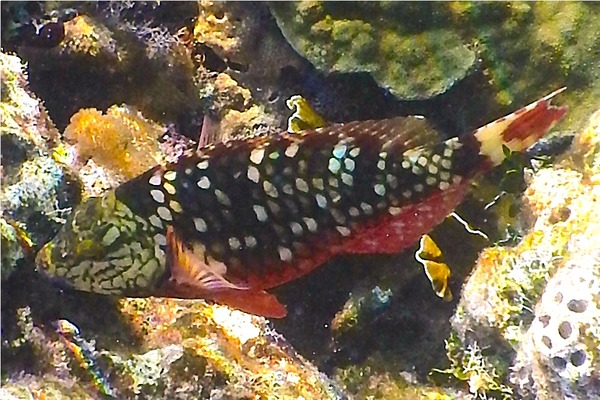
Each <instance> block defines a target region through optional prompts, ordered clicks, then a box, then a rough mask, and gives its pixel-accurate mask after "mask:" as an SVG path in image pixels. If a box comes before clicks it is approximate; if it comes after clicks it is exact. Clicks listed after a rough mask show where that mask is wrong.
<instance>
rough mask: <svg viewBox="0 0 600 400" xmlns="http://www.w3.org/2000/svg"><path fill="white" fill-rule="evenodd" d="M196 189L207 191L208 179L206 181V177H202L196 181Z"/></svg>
mask: <svg viewBox="0 0 600 400" xmlns="http://www.w3.org/2000/svg"><path fill="white" fill-rule="evenodd" d="M198 187H199V188H200V189H208V188H209V187H210V179H208V177H206V176H203V177H202V178H200V180H199V181H198Z"/></svg>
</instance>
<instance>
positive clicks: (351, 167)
mask: <svg viewBox="0 0 600 400" xmlns="http://www.w3.org/2000/svg"><path fill="white" fill-rule="evenodd" d="M354 167H356V163H355V162H354V160H353V159H351V158H346V159H345V160H344V168H346V170H347V171H348V172H352V171H354Z"/></svg>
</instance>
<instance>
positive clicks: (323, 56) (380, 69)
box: [271, 1, 476, 100]
mask: <svg viewBox="0 0 600 400" xmlns="http://www.w3.org/2000/svg"><path fill="white" fill-rule="evenodd" d="M271 8H272V10H273V11H274V14H275V16H276V17H277V21H278V23H279V26H280V27H281V29H282V31H283V33H284V35H285V36H286V38H287V39H288V40H289V41H290V42H291V43H292V45H293V46H294V47H295V48H296V50H298V51H299V52H300V54H302V55H304V56H305V57H306V58H308V59H309V60H310V61H311V62H312V63H313V64H314V65H315V66H316V67H317V68H319V69H321V70H324V71H326V72H368V73H370V74H371V75H372V76H373V78H374V79H375V80H376V81H377V82H378V83H379V85H380V86H382V87H385V88H388V89H389V90H390V91H391V92H392V93H393V94H394V95H396V96H397V97H399V98H401V99H408V100H412V99H424V98H429V97H432V96H435V95H437V94H440V93H443V92H445V91H446V90H447V89H448V88H449V87H451V86H452V85H453V84H454V83H455V82H457V81H459V80H461V79H463V78H464V77H465V76H466V75H467V74H468V73H469V71H470V70H472V68H473V67H474V65H475V63H476V54H475V52H474V51H473V50H471V49H470V48H469V46H467V44H468V43H465V42H464V41H463V39H462V38H461V37H460V36H459V35H458V34H457V33H456V32H455V31H454V30H453V29H451V27H450V28H446V27H442V26H440V25H438V23H439V22H441V21H443V16H441V15H440V14H441V13H440V11H437V12H434V13H432V12H431V11H433V10H431V8H432V7H431V6H429V5H427V6H421V8H423V10H421V11H422V13H421V14H419V6H416V5H413V4H410V5H409V4H401V3H396V4H394V3H389V4H388V3H381V4H379V3H378V4H366V3H365V4H358V3H354V4H352V5H344V7H338V6H336V5H334V4H333V3H327V2H316V1H315V2H298V3H275V4H273V5H272V6H271ZM384 16H386V18H384ZM390 16H391V18H390ZM410 18H419V19H420V21H421V22H422V24H421V25H420V26H412V27H403V26H402V25H403V24H404V25H408V24H410V22H408V21H410Z"/></svg>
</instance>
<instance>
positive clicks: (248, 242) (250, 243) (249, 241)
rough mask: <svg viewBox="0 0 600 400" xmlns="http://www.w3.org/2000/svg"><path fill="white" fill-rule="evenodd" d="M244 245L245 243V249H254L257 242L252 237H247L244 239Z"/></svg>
mask: <svg viewBox="0 0 600 400" xmlns="http://www.w3.org/2000/svg"><path fill="white" fill-rule="evenodd" d="M244 243H246V246H247V247H250V248H252V247H254V246H256V245H257V244H258V242H257V241H256V238H255V237H254V236H252V235H248V236H246V237H244Z"/></svg>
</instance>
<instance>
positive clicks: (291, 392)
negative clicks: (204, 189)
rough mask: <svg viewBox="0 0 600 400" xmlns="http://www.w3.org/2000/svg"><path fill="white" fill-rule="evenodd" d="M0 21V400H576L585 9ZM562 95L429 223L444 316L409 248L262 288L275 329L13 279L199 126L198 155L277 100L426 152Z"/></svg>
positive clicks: (593, 338) (593, 380) (599, 276)
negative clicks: (67, 224)
mask: <svg viewBox="0 0 600 400" xmlns="http://www.w3.org/2000/svg"><path fill="white" fill-rule="evenodd" d="M1 6H2V52H1V53H0V67H1V68H0V74H1V80H2V87H1V89H2V90H1V92H2V99H1V104H0V112H1V119H2V123H1V140H2V143H1V144H2V190H1V196H2V197H1V201H2V219H1V220H0V223H1V225H0V228H1V233H2V271H1V276H2V299H1V301H2V304H1V306H2V307H1V309H2V349H1V350H2V365H1V366H2V388H0V397H2V398H9V399H31V398H57V399H62V398H64V399H67V398H68V399H74V398H75V399H88V398H99V399H100V398H117V399H151V398H156V399H158V398H173V399H193V398H203V399H204V398H207V399H208V398H210V399H242V398H243V399H245V398H248V399H258V398H260V399H262V398H265V399H269V398H283V399H292V398H293V399H298V398H305V399H344V398H356V399H387V398H398V399H475V398H488V399H489V398H495V399H503V398H523V399H530V398H531V399H564V398H569V399H570V398H573V399H595V398H597V397H598V396H600V392H599V389H598V388H599V387H600V375H599V373H598V371H600V361H599V360H600V353H598V348H599V347H600V297H599V296H598V293H600V246H599V245H598V243H600V226H599V225H598V223H599V221H600V215H598V207H597V205H598V203H599V197H600V191H599V186H598V185H599V184H600V111H597V112H596V113H595V114H594V112H595V111H596V110H597V109H598V104H599V101H598V100H600V94H599V92H598V89H599V88H600V84H599V82H600V77H599V76H598V74H599V69H600V64H599V62H598V58H597V57H594V54H596V53H597V52H598V49H599V46H600V38H599V36H598V32H597V30H596V29H594V26H595V25H594V24H595V22H596V21H597V20H598V18H600V11H599V10H598V8H597V6H596V5H594V4H587V3H540V4H538V3H485V4H484V3H481V4H480V3H427V4H424V3H413V4H402V3H390V4H383V3H373V4H366V3H356V4H348V5H345V6H344V5H341V4H330V3H323V2H302V3H290V4H288V3H286V4H282V3H279V4H273V5H267V4H263V3H260V4H259V3H255V4H250V5H247V4H242V3H217V2H215V3H212V2H209V1H199V2H180V3H170V2H160V3H159V2H112V1H111V2H99V3H92V2H66V3H56V2H52V3H44V2H32V3H26V2H3V3H2V5H1ZM524 60H528V62H525V61H524ZM407 72H411V73H407ZM424 77H429V78H427V79H425V78H424ZM564 85H566V86H568V90H567V92H565V94H564V95H561V96H563V97H561V98H560V99H558V100H559V101H560V102H564V103H567V104H569V105H570V113H569V117H568V118H567V119H566V120H565V121H564V122H563V124H562V125H561V126H559V129H557V130H556V132H555V133H554V139H550V140H549V141H545V142H543V143H542V144H541V145H540V146H539V148H537V149H536V150H535V151H534V152H532V153H530V156H535V157H533V159H531V158H529V159H526V160H520V159H511V160H509V162H508V163H506V164H505V165H503V166H501V167H500V168H499V169H498V170H497V171H495V172H494V173H492V174H490V176H488V177H486V178H485V179H484V180H482V181H480V182H478V183H477V186H476V188H475V190H474V192H473V194H472V196H470V197H469V198H468V199H467V200H466V202H465V204H463V205H462V206H461V207H459V209H458V214H459V216H460V217H463V218H464V219H465V220H467V222H468V223H469V224H470V225H471V226H470V227H468V229H465V226H464V225H463V224H462V223H459V222H458V220H457V219H452V218H449V219H448V220H447V221H446V222H444V223H443V224H442V225H441V226H439V227H438V228H436V229H435V230H434V231H433V232H431V234H430V236H431V238H432V240H434V241H435V243H436V244H437V246H439V249H440V251H441V253H442V257H443V262H445V263H447V264H448V265H449V266H450V267H451V269H452V273H453V274H452V276H451V277H450V280H449V287H450V290H451V291H452V293H453V294H454V300H452V301H444V300H443V299H441V298H439V297H438V296H436V294H435V293H434V291H433V290H431V286H430V282H429V281H428V280H427V277H426V276H425V274H424V273H423V268H422V265H421V264H420V263H419V261H418V260H417V259H416V257H415V253H416V252H417V246H415V247H414V248H411V249H408V250H407V251H405V252H403V253H401V254H398V255H393V256H383V255H380V256H375V255H373V256H360V257H340V258H339V259H336V260H332V261H331V262H329V263H328V264H327V265H325V266H323V267H322V268H320V269H319V270H317V271H315V272H314V273H313V274H311V275H309V276H307V277H304V278H302V279H299V280H298V281H295V282H292V283H290V284H288V285H285V286H283V287H280V288H277V289H276V290H275V291H276V294H277V296H278V297H280V298H281V299H282V300H283V301H284V302H285V303H286V304H288V314H289V315H288V317H287V318H286V319H284V320H280V321H268V320H266V319H264V318H261V317H256V316H251V315H247V314H244V313H242V312H240V311H236V310H231V309H229V308H227V307H224V306H217V305H210V304H207V303H205V302H203V301H183V300H174V299H160V298H148V299H128V298H111V297H105V296H99V295H94V294H90V293H79V292H73V291H71V290H68V289H65V288H63V287H61V286H60V284H59V283H57V282H53V281H52V280H51V279H48V277H46V276H44V275H43V274H40V273H39V272H38V271H36V270H35V265H34V262H33V257H34V256H35V252H36V251H37V249H39V248H40V247H41V246H42V245H43V244H44V243H46V242H47V241H48V240H50V239H51V238H52V237H53V236H54V235H55V234H56V232H57V231H58V229H60V227H61V225H62V224H63V223H64V220H65V218H66V217H67V216H68V215H69V213H70V212H71V211H72V209H73V208H74V207H76V206H77V204H78V203H79V202H80V201H81V199H82V198H85V197H88V196H97V195H100V194H102V193H104V192H105V191H106V190H108V189H111V188H114V187H115V186H117V185H118V184H120V183H122V182H124V181H126V180H128V179H130V178H132V177H134V176H136V175H137V174H139V173H140V172H143V171H144V170H146V169H147V168H150V167H152V166H153V165H155V164H156V163H159V162H164V161H165V160H175V159H177V157H179V156H180V155H181V154H182V153H183V152H185V151H187V150H188V149H192V148H195V146H196V143H197V141H198V138H199V134H200V131H201V130H202V127H203V124H204V123H214V124H218V129H215V131H216V132H218V136H219V137H217V138H212V139H214V140H221V139H224V138H227V137H231V136H235V135H244V134H248V133H252V132H257V131H261V132H271V131H275V130H278V129H281V128H285V127H286V126H287V123H288V118H289V117H290V116H291V114H292V111H291V110H289V108H288V106H287V104H286V100H288V99H289V98H290V97H292V96H294V95H300V96H302V98H303V99H304V100H303V101H305V102H306V104H309V105H310V106H311V107H312V108H314V111H315V112H316V113H318V114H319V115H320V116H321V117H322V119H320V118H319V119H318V120H319V121H321V120H325V121H349V120H359V119H368V118H384V117H389V116H394V115H410V114H423V115H425V116H426V117H427V118H428V119H430V120H431V121H432V123H433V124H434V126H435V127H436V128H437V129H438V130H439V132H440V134H441V136H443V137H447V136H452V135H457V134H460V133H463V132H465V131H466V130H470V129H473V128H476V127H478V126H479V125H481V124H483V123H485V122H487V121H489V120H492V119H494V118H496V117H498V116H500V115H502V113H503V112H507V111H511V110H512V109H516V108H518V107H520V106H522V105H524V104H525V103H527V102H528V101H531V100H534V99H535V98H537V97H538V96H539V95H540V94H542V93H544V92H548V91H550V90H552V89H555V88H557V87H560V86H564ZM408 99H410V100H408ZM575 132H576V133H577V134H576V136H575V138H574V140H573V144H572V145H571V146H570V147H569V143H570V140H569V138H570V137H572V133H575ZM565 149H566V151H564V150H565ZM534 153H535V154H534ZM524 167H525V173H524V172H523V170H524ZM499 193H502V195H501V196H499V197H497V195H498V194H499ZM495 197H496V198H495ZM486 204H487V206H486ZM475 228H478V229H480V230H481V231H483V232H485V233H486V234H487V235H481V234H473V233H472V232H475V230H474V229H475ZM469 231H470V232H469ZM479 233H482V232H479ZM446 300H449V298H447V299H446Z"/></svg>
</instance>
